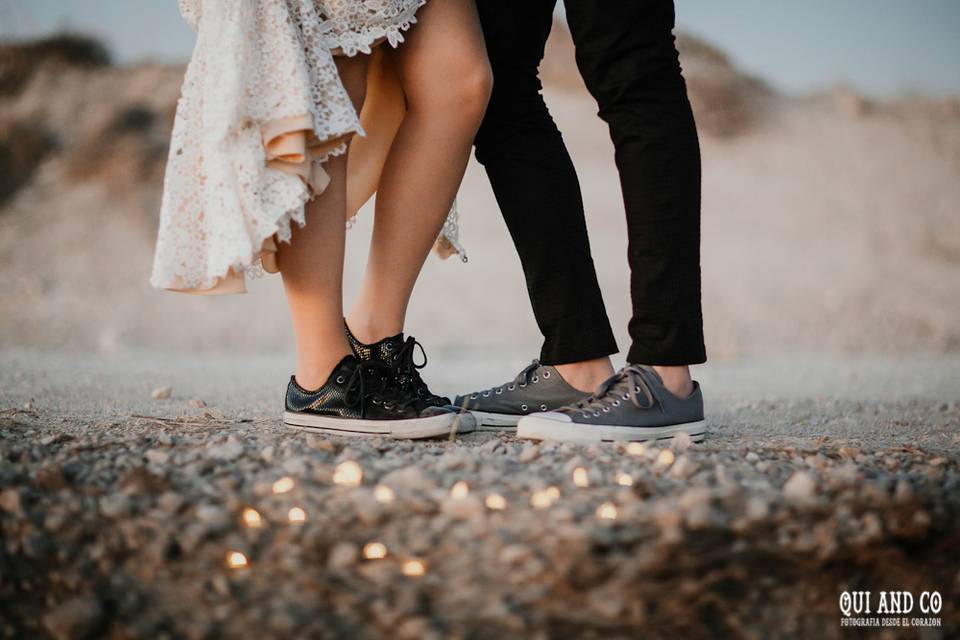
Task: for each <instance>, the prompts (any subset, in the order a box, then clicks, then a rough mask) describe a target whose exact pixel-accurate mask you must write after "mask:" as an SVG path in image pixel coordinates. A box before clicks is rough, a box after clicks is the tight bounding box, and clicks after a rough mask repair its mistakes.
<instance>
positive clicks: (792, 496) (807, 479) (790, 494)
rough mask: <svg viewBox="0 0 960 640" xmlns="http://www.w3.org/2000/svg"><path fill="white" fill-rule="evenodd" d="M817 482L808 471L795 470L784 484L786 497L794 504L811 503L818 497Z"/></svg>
mask: <svg viewBox="0 0 960 640" xmlns="http://www.w3.org/2000/svg"><path fill="white" fill-rule="evenodd" d="M816 493H817V483H816V481H815V480H814V479H813V477H812V476H811V475H810V474H809V473H807V472H806V471H795V472H794V473H793V475H792V476H790V479H789V480H787V483H786V484H785V485H783V495H784V497H785V498H786V499H787V500H788V501H789V502H792V503H794V504H809V503H811V502H813V501H814V500H815V499H816Z"/></svg>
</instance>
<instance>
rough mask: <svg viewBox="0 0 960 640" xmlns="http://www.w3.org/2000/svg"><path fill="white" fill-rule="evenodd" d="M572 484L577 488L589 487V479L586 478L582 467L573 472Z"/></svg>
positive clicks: (585, 472) (585, 471)
mask: <svg viewBox="0 0 960 640" xmlns="http://www.w3.org/2000/svg"><path fill="white" fill-rule="evenodd" d="M573 484H575V485H577V486H578V487H589V486H590V478H588V477H587V470H586V469H584V468H583V467H577V468H576V469H574V470H573Z"/></svg>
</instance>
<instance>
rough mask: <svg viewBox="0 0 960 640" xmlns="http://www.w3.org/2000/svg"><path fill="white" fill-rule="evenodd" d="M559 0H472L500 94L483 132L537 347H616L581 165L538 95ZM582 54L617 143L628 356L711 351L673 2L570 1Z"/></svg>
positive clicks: (572, 352) (695, 160) (693, 139)
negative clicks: (629, 313)
mask: <svg viewBox="0 0 960 640" xmlns="http://www.w3.org/2000/svg"><path fill="white" fill-rule="evenodd" d="M555 4H556V0H477V5H478V7H479V10H480V20H481V23H482V25H483V32H484V37H485V39H486V43H487V50H488V52H489V55H490V62H491V65H492V67H493V79H494V82H493V94H492V96H491V99H490V104H489V106H488V108H487V113H486V116H485V117H484V121H483V124H482V125H481V127H480V130H479V132H478V133H477V138H476V142H475V146H476V156H477V160H478V161H479V162H480V163H481V164H483V165H484V167H485V168H486V170H487V175H488V176H489V178H490V183H491V185H492V186H493V191H494V194H495V195H496V198H497V203H498V204H499V206H500V209H501V211H502V213H503V217H504V219H505V221H506V223H507V228H508V229H509V231H510V234H511V237H512V238H513V242H514V244H515V245H516V247H517V252H518V253H519V256H520V261H521V264H522V265H523V271H524V275H525V277H526V281H527V289H528V291H529V293H530V301H531V303H532V305H533V311H534V315H535V316H536V319H537V323H538V325H539V327H540V330H541V332H542V333H543V335H544V339H545V340H544V344H543V349H542V351H541V354H540V359H541V361H542V362H544V363H545V364H564V363H569V362H577V361H580V360H587V359H590V358H597V357H601V356H605V355H609V354H611V353H615V352H616V351H617V345H616V342H615V340H614V338H613V331H612V330H611V328H610V321H609V320H608V318H607V313H606V309H605V308H604V304H603V298H602V296H601V294H600V287H599V285H598V283H597V276H596V272H595V270H594V265H593V258H592V257H591V255H590V245H589V241H588V237H587V227H586V223H585V220H584V213H583V200H582V197H581V193H580V185H579V183H578V181H577V175H576V171H575V169H574V167H573V163H572V162H571V160H570V156H569V154H568V153H567V149H566V146H565V145H564V143H563V138H562V137H561V135H560V132H559V130H558V129H557V127H556V124H554V122H553V119H552V118H551V117H550V113H549V111H548V110H547V107H546V104H545V103H544V101H543V97H542V95H541V94H540V91H541V89H542V86H541V84H540V79H539V77H538V71H537V68H538V66H539V64H540V61H541V60H542V58H543V53H544V45H545V43H546V40H547V36H548V35H549V33H550V27H551V25H552V20H553V9H554V6H555ZM564 4H565V6H566V11H567V21H568V24H569V25H570V31H571V33H572V35H573V40H574V44H575V46H576V59H577V66H578V68H579V70H580V73H581V75H582V76H583V79H584V81H585V83H586V85H587V88H588V89H589V91H590V93H591V94H592V95H593V97H594V98H595V99H596V101H597V103H598V105H599V115H600V117H601V118H602V119H603V120H604V121H606V122H607V124H608V125H609V128H610V136H611V138H612V140H613V143H614V147H615V149H616V163H617V169H618V171H619V174H620V184H621V189H622V192H623V201H624V207H625V210H626V217H627V234H628V250H627V258H628V261H629V264H630V295H631V298H632V303H633V317H632V318H631V320H630V325H629V332H630V338H631V341H632V343H631V345H630V351H629V353H628V355H627V360H628V361H629V362H631V363H643V364H658V365H680V364H696V363H700V362H704V361H705V360H706V353H705V350H704V344H703V320H702V312H701V307H700V147H699V143H698V140H697V130H696V126H695V124H694V121H693V114H692V112H691V110H690V103H689V101H688V100H687V92H686V85H685V83H684V81H683V77H682V76H681V74H680V64H679V61H678V58H677V51H676V48H675V46H674V37H673V27H674V9H673V2H672V1H671V0H565V3H564Z"/></svg>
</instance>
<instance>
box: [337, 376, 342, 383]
mask: <svg viewBox="0 0 960 640" xmlns="http://www.w3.org/2000/svg"><path fill="white" fill-rule="evenodd" d="M337 384H343V376H337Z"/></svg>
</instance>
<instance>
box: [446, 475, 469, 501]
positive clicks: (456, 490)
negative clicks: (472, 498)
mask: <svg viewBox="0 0 960 640" xmlns="http://www.w3.org/2000/svg"><path fill="white" fill-rule="evenodd" d="M469 493H470V487H468V486H467V483H466V482H464V481H463V480H458V481H457V482H456V483H454V485H453V487H452V488H451V489H450V497H451V498H456V499H458V500H459V499H462V498H466V497H467V495H468V494H469Z"/></svg>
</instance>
